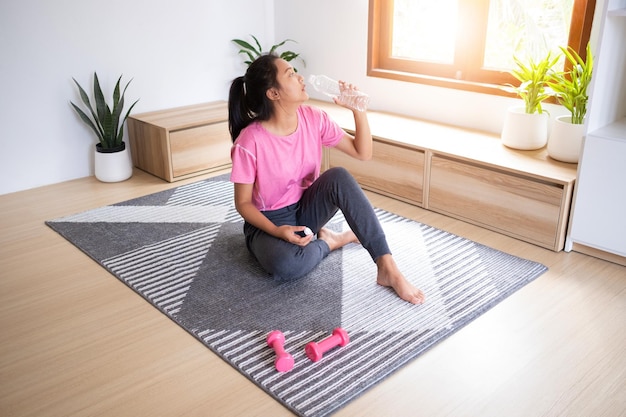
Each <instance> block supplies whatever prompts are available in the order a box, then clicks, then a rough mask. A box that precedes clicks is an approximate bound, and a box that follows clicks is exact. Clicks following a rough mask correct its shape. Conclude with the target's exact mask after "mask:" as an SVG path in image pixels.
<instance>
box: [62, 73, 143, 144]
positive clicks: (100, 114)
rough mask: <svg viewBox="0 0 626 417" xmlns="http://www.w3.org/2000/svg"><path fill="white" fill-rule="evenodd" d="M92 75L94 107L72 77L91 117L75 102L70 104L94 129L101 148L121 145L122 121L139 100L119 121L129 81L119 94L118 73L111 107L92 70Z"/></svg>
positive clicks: (96, 75)
mask: <svg viewBox="0 0 626 417" xmlns="http://www.w3.org/2000/svg"><path fill="white" fill-rule="evenodd" d="M93 77H94V80H93V96H94V100H95V108H94V107H92V105H91V102H90V100H89V96H88V95H87V93H86V92H85V90H84V89H83V88H82V87H81V86H80V84H79V83H78V81H76V79H74V78H72V80H74V83H76V86H78V91H79V92H80V98H81V100H82V102H83V104H84V105H85V106H87V108H88V109H89V113H90V114H91V117H92V118H89V116H88V115H87V114H86V113H85V112H84V111H83V110H81V109H80V108H79V107H78V106H77V105H76V104H74V103H72V102H70V103H71V104H72V107H74V110H76V113H78V115H79V116H80V118H81V120H82V121H83V122H85V124H87V126H89V127H90V128H91V129H92V130H93V131H94V133H95V134H96V136H97V137H98V141H99V142H100V146H101V147H102V148H103V149H114V148H118V147H120V146H121V145H122V139H123V136H124V123H125V122H126V119H127V118H128V116H129V115H130V112H131V110H132V109H133V107H134V106H135V104H137V101H139V100H136V101H135V102H134V103H133V104H132V105H131V106H130V108H129V109H128V111H127V112H126V115H125V116H124V118H123V119H121V121H120V117H121V116H122V112H123V110H124V94H125V93H126V89H127V88H128V84H130V81H129V82H128V83H126V86H125V87H124V90H122V92H121V94H120V82H121V81H122V76H121V75H120V78H118V80H117V83H116V84H115V89H114V90H113V108H111V107H109V105H108V104H107V103H106V101H105V99H104V94H103V93H102V89H101V88H100V81H99V80H98V74H96V73H95V72H94V74H93ZM131 81H132V80H131Z"/></svg>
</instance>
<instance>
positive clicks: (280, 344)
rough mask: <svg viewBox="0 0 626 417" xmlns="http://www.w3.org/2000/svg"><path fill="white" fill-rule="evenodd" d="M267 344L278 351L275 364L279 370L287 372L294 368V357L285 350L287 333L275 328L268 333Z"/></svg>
mask: <svg viewBox="0 0 626 417" xmlns="http://www.w3.org/2000/svg"><path fill="white" fill-rule="evenodd" d="M267 345H268V346H269V347H271V348H272V349H274V352H276V360H275V361H274V366H275V367H276V370H277V371H278V372H287V371H291V370H292V369H293V357H292V356H291V355H290V354H289V353H287V352H285V335H284V334H283V333H282V332H281V331H280V330H274V331H273V332H271V333H270V334H268V335H267Z"/></svg>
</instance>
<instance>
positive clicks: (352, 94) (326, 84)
mask: <svg viewBox="0 0 626 417" xmlns="http://www.w3.org/2000/svg"><path fill="white" fill-rule="evenodd" d="M309 83H311V85H313V87H314V88H315V90H317V91H319V92H320V93H323V94H326V95H327V96H329V97H339V101H341V102H342V103H344V104H345V105H346V106H348V107H350V108H353V109H355V110H358V111H365V110H367V106H368V104H369V102H370V97H369V96H368V95H367V94H365V93H362V92H360V91H357V90H344V91H343V92H341V90H340V89H339V83H338V82H337V81H335V80H333V79H332V78H329V77H327V76H325V75H311V76H310V77H309Z"/></svg>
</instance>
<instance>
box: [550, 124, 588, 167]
mask: <svg viewBox="0 0 626 417" xmlns="http://www.w3.org/2000/svg"><path fill="white" fill-rule="evenodd" d="M584 135H585V125H584V124H582V125H577V124H572V117H571V116H569V115H565V116H559V117H557V118H556V119H554V123H553V124H552V131H551V132H550V137H549V138H548V155H550V158H553V159H556V160H557V161H561V162H569V163H577V162H578V158H579V157H580V148H581V147H582V143H583V137H584Z"/></svg>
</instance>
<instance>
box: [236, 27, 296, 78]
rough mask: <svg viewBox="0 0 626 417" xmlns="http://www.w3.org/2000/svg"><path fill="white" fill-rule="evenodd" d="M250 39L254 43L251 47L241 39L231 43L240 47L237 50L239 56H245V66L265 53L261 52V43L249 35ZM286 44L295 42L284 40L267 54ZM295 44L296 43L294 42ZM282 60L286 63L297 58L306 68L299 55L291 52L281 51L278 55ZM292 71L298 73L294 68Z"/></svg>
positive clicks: (273, 46)
mask: <svg viewBox="0 0 626 417" xmlns="http://www.w3.org/2000/svg"><path fill="white" fill-rule="evenodd" d="M250 36H251V37H252V39H254V43H255V45H252V44H251V43H249V42H246V41H244V40H241V39H233V40H232V42H234V43H235V44H237V45H238V46H239V47H241V49H240V50H239V53H240V54H244V55H245V56H247V58H248V59H246V60H245V61H244V64H246V65H250V64H251V63H252V61H254V60H255V59H257V58H258V57H260V56H261V55H263V54H264V53H265V52H264V51H263V48H262V47H261V43H260V42H259V40H258V39H257V38H256V37H255V36H254V35H250ZM287 42H296V41H294V40H293V39H285V40H284V41H282V42H280V43H277V44H276V45H272V47H271V48H270V50H269V52H268V53H274V52H276V50H277V49H278V48H280V47H281V46H283V45H284V44H286V43H287ZM296 43H297V42H296ZM279 56H280V57H281V58H282V59H284V60H285V61H287V62H290V61H293V60H294V59H296V58H299V59H300V61H302V64H303V65H304V66H305V67H306V62H304V60H303V59H302V57H301V56H300V54H298V53H295V52H293V51H283V52H281V53H280V55H279ZM293 69H294V71H296V72H298V69H297V68H296V67H295V66H294V68H293Z"/></svg>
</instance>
